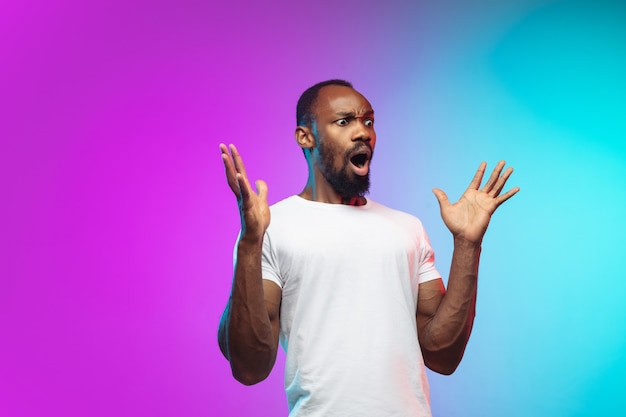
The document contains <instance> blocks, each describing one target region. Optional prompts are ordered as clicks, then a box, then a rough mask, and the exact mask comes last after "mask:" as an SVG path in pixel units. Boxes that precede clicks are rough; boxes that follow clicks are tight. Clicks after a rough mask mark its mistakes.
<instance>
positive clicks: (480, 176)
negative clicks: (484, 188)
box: [467, 162, 487, 190]
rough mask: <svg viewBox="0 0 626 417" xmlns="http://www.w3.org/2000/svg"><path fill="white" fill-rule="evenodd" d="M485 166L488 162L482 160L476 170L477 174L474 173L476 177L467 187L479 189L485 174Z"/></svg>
mask: <svg viewBox="0 0 626 417" xmlns="http://www.w3.org/2000/svg"><path fill="white" fill-rule="evenodd" d="M485 168H487V163H486V162H481V163H480V165H479V166H478V169H477V170H476V174H474V178H472V182H470V185H469V186H468V187H467V188H472V189H474V190H478V187H480V183H481V182H482V180H483V175H485Z"/></svg>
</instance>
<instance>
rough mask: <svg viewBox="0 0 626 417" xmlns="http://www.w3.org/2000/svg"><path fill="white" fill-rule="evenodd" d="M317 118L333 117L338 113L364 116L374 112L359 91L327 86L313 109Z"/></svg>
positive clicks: (320, 92) (320, 93)
mask: <svg viewBox="0 0 626 417" xmlns="http://www.w3.org/2000/svg"><path fill="white" fill-rule="evenodd" d="M313 111H314V113H315V114H316V116H322V117H323V116H333V115H336V114H338V113H354V114H355V115H357V116H358V115H362V114H365V113H371V112H373V109H372V105H371V104H370V102H369V101H367V99H366V98H365V97H364V96H363V95H362V94H361V93H359V92H358V91H356V90H355V89H353V88H350V87H344V86H339V85H327V86H325V87H323V88H322V89H321V90H320V91H319V94H318V96H317V100H316V102H315V106H314V109H313Z"/></svg>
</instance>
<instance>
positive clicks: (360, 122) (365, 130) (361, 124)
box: [352, 117, 376, 142]
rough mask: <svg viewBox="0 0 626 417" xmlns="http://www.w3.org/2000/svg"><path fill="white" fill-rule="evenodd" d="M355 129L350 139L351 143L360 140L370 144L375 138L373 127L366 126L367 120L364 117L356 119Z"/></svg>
mask: <svg viewBox="0 0 626 417" xmlns="http://www.w3.org/2000/svg"><path fill="white" fill-rule="evenodd" d="M356 119H357V123H356V129H355V132H354V136H353V137H352V141H353V142H356V141H357V140H361V141H364V142H370V141H371V140H372V137H374V138H376V133H375V132H374V126H367V125H366V123H368V122H367V120H368V119H366V118H365V117H357V118H356Z"/></svg>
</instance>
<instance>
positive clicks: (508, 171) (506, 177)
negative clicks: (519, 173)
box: [490, 167, 513, 197]
mask: <svg viewBox="0 0 626 417" xmlns="http://www.w3.org/2000/svg"><path fill="white" fill-rule="evenodd" d="M512 173H513V168H511V167H508V168H507V169H506V170H505V171H504V173H503V174H502V176H501V177H500V178H498V181H497V182H496V184H495V186H494V188H493V189H492V190H491V193H490V194H491V195H492V196H493V197H497V196H498V195H500V193H501V192H502V189H503V188H504V185H505V184H506V182H507V181H508V180H509V177H510V176H511V174H512Z"/></svg>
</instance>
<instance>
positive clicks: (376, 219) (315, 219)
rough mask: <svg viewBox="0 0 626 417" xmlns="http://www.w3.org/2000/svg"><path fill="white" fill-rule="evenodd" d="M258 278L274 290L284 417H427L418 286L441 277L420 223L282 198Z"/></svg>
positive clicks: (367, 208) (398, 215) (372, 208)
mask: <svg viewBox="0 0 626 417" xmlns="http://www.w3.org/2000/svg"><path fill="white" fill-rule="evenodd" d="M271 216H272V217H271V222H270V226H269V228H268V229H267V232H266V235H265V238H264V242H263V261H262V267H263V278H264V279H268V280H271V281H273V282H275V283H276V284H278V285H279V286H280V287H281V288H282V304H281V310H280V342H281V345H282V346H283V348H284V350H285V352H286V353H287V362H286V369H285V389H286V392H287V398H288V402H289V409H290V416H298V417H305V416H315V417H332V416H337V417H351V416H354V417H367V416H371V417H392V416H394V417H396V416H397V417H405V416H407V417H408V416H411V417H416V416H418V417H421V416H430V415H431V412H430V404H429V388H428V381H427V379H426V372H425V367H424V361H423V359H422V354H421V351H420V347H419V343H418V340H417V326H416V319H415V312H416V306H417V292H418V285H419V284H420V283H422V282H426V281H429V280H432V279H436V278H439V277H440V276H441V275H440V274H439V272H438V271H437V270H436V269H435V265H434V253H433V251H432V248H431V247H430V243H429V241H428V237H427V236H426V232H425V231H424V228H423V227H422V224H421V222H420V221H419V220H418V219H417V218H416V217H414V216H411V215H409V214H406V213H403V212H400V211H397V210H392V209H390V208H387V207H385V206H382V205H380V204H378V203H375V202H373V201H371V200H368V202H367V204H365V205H363V206H348V205H342V204H326V203H319V202H313V201H309V200H305V199H303V198H301V197H298V196H292V197H289V198H287V199H285V200H283V201H281V202H279V203H277V204H275V205H273V206H272V207H271Z"/></svg>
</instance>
